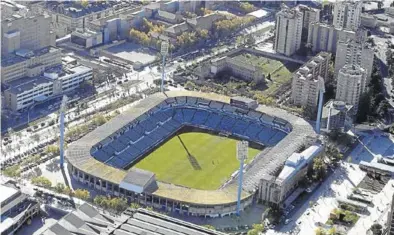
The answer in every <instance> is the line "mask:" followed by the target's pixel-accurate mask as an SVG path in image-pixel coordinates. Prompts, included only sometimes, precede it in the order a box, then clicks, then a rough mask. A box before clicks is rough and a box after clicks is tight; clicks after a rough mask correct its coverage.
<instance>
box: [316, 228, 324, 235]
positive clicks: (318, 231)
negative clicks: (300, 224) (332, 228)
mask: <svg viewBox="0 0 394 235" xmlns="http://www.w3.org/2000/svg"><path fill="white" fill-rule="evenodd" d="M315 234H316V235H325V234H326V233H325V232H324V230H323V229H322V228H320V227H318V228H317V229H316V230H315Z"/></svg>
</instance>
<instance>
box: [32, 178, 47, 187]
mask: <svg viewBox="0 0 394 235" xmlns="http://www.w3.org/2000/svg"><path fill="white" fill-rule="evenodd" d="M31 183H32V184H34V185H37V186H41V187H43V188H50V187H51V186H52V182H51V181H50V180H49V179H47V178H45V177H44V176H38V177H35V178H33V179H32V180H31Z"/></svg>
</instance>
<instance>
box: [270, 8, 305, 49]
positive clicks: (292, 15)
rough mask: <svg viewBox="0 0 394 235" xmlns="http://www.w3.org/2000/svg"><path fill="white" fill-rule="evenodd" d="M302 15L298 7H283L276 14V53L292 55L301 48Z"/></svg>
mask: <svg viewBox="0 0 394 235" xmlns="http://www.w3.org/2000/svg"><path fill="white" fill-rule="evenodd" d="M303 21H304V14H303V12H302V11H300V10H299V8H298V7H295V8H291V9H290V8H288V7H284V8H282V10H281V11H279V12H278V13H277V14H276V24H275V44H274V49H275V51H276V52H277V53H280V54H284V55H286V56H291V55H293V54H294V53H295V52H296V51H298V50H299V49H300V47H301V36H302V27H303Z"/></svg>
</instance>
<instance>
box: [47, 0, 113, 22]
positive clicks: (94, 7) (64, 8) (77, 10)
mask: <svg viewBox="0 0 394 235" xmlns="http://www.w3.org/2000/svg"><path fill="white" fill-rule="evenodd" d="M117 4H119V2H116V1H100V2H91V1H89V5H88V6H87V7H83V6H82V5H80V4H78V2H74V1H67V2H66V1H62V2H57V1H47V2H45V8H46V9H48V10H50V11H52V12H55V13H58V14H62V15H65V16H69V17H72V18H79V17H83V16H86V15H90V14H92V13H97V12H101V11H105V10H107V9H110V8H112V7H113V6H115V5H117Z"/></svg>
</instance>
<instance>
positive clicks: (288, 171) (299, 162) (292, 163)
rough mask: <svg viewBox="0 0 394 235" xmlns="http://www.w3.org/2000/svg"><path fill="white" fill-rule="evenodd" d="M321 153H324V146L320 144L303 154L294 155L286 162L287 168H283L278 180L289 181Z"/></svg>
mask: <svg viewBox="0 0 394 235" xmlns="http://www.w3.org/2000/svg"><path fill="white" fill-rule="evenodd" d="M321 151H323V146H322V145H320V144H314V145H312V146H310V147H309V148H307V149H305V150H304V151H302V153H293V154H292V155H291V156H290V157H289V158H288V159H287V160H286V163H285V166H284V167H283V169H282V171H281V172H280V174H279V176H278V178H277V179H278V180H280V181H285V180H287V179H289V178H290V177H291V176H293V175H294V174H296V173H297V172H298V171H299V170H300V169H301V168H303V167H305V165H306V164H308V163H309V162H310V161H311V160H312V159H313V158H314V157H316V156H317V155H318V154H319V153H320V152H321Z"/></svg>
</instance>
